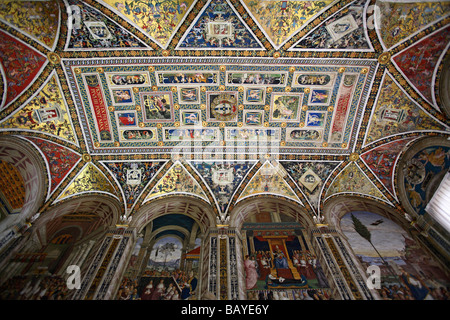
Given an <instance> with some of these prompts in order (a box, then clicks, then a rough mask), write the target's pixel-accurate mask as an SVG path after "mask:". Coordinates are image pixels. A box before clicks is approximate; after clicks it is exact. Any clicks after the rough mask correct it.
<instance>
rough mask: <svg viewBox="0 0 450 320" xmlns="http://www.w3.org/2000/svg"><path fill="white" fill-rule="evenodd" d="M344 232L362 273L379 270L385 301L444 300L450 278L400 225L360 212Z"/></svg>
mask: <svg viewBox="0 0 450 320" xmlns="http://www.w3.org/2000/svg"><path fill="white" fill-rule="evenodd" d="M341 228H342V231H343V232H344V234H345V236H346V237H347V239H348V243H349V245H350V247H351V249H352V250H353V252H354V254H355V255H356V257H357V259H358V260H359V262H360V263H361V265H362V267H363V269H367V268H368V267H369V266H373V265H375V266H378V267H379V268H380V271H381V283H380V289H378V290H377V291H378V293H379V295H380V297H381V299H383V300H441V299H446V297H444V296H441V293H442V291H441V288H447V287H448V285H449V284H450V278H449V277H448V276H447V275H446V274H445V272H444V271H443V270H442V269H441V267H440V266H439V265H438V264H437V263H436V262H435V261H434V260H433V259H432V258H431V257H429V256H428V255H427V254H426V253H425V251H424V250H423V249H422V248H421V247H420V245H419V244H418V243H416V241H414V240H413V239H411V237H410V236H409V235H408V234H407V233H406V232H405V231H404V230H403V229H402V228H401V227H399V226H398V225H397V224H395V223H394V222H392V221H391V220H389V219H387V218H385V217H383V216H380V215H378V214H374V213H370V212H365V211H357V212H352V213H348V214H346V215H345V216H344V217H343V218H342V219H341Z"/></svg>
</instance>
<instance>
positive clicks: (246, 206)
mask: <svg viewBox="0 0 450 320" xmlns="http://www.w3.org/2000/svg"><path fill="white" fill-rule="evenodd" d="M270 210H275V211H277V212H278V213H281V214H285V215H287V216H290V217H292V218H294V219H295V221H297V222H300V223H301V224H302V225H304V226H309V227H311V226H313V220H312V217H310V215H309V214H308V213H307V212H306V209H305V208H304V207H301V206H300V205H299V204H298V203H297V202H294V201H291V200H288V199H285V198H280V197H275V196H271V195H265V196H264V201H261V198H260V197H257V196H255V197H249V198H246V199H244V200H242V201H240V202H239V203H238V204H237V205H236V206H235V207H234V208H233V210H232V211H231V212H230V227H234V228H237V229H240V228H241V227H242V224H243V223H244V222H245V221H246V220H247V219H248V218H249V217H251V216H252V215H253V214H255V213H258V212H261V211H270Z"/></svg>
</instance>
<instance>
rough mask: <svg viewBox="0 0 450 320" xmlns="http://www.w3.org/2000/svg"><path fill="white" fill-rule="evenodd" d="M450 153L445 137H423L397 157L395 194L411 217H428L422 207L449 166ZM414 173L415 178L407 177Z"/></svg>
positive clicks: (448, 142) (448, 143)
mask: <svg viewBox="0 0 450 320" xmlns="http://www.w3.org/2000/svg"><path fill="white" fill-rule="evenodd" d="M439 149H441V150H439ZM424 150H426V152H423V151H424ZM422 152H423V153H422ZM429 152H431V153H429ZM449 154H450V140H448V139H447V138H446V137H426V138H423V139H420V140H418V141H416V142H415V143H413V144H412V145H411V146H410V147H409V148H408V149H407V150H406V151H405V152H404V153H403V154H402V155H401V156H400V158H399V161H398V164H397V168H396V179H395V183H396V191H397V194H398V198H399V202H400V203H401V205H402V207H403V208H405V210H406V212H407V213H408V214H409V215H410V216H411V217H413V218H416V217H419V216H425V217H428V214H426V212H425V210H424V208H425V206H426V204H427V203H428V202H429V200H430V199H431V197H432V196H433V194H434V192H435V191H436V189H437V187H438V186H439V184H440V182H441V181H442V178H443V177H444V175H445V173H446V172H447V171H448V169H449V167H450V164H449V160H448V155H449ZM446 159H447V160H446ZM441 164H442V166H441ZM413 168H416V170H417V171H414V170H413ZM414 172H415V173H416V174H417V178H413V177H411V176H410V174H413V173H414ZM420 190H422V191H420Z"/></svg>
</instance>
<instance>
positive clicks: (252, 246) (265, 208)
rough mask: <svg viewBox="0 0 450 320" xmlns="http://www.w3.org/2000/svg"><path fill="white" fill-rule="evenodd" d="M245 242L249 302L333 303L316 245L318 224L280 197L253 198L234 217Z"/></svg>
mask: <svg viewBox="0 0 450 320" xmlns="http://www.w3.org/2000/svg"><path fill="white" fill-rule="evenodd" d="M230 226H232V227H235V228H236V229H237V230H239V232H240V235H241V239H242V241H240V242H238V243H239V244H240V245H241V247H242V248H237V250H240V249H242V251H243V257H242V258H243V259H242V261H240V264H241V268H242V270H243V272H242V275H243V279H242V283H243V286H244V287H245V296H246V298H247V299H255V300H265V299H268V300H271V299H273V300H300V299H307V300H327V299H329V298H330V297H331V290H330V284H329V282H328V279H327V277H326V276H325V273H324V271H323V269H322V264H321V262H320V259H319V258H318V255H317V252H316V248H315V247H314V245H313V244H312V242H311V238H310V232H311V228H313V227H314V224H313V219H312V217H310V216H309V215H308V214H307V213H306V210H305V209H304V208H302V207H300V206H299V204H298V203H294V202H292V201H289V200H287V199H282V198H278V197H264V201H261V199H260V198H253V199H252V198H249V199H247V200H246V201H243V202H242V203H239V204H238V205H237V206H236V207H235V209H234V210H233V212H232V213H231V218H230Z"/></svg>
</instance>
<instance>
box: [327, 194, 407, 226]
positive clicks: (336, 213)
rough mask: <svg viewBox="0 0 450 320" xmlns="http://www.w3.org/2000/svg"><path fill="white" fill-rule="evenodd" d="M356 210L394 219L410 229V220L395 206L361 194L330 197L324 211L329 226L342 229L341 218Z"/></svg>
mask: <svg viewBox="0 0 450 320" xmlns="http://www.w3.org/2000/svg"><path fill="white" fill-rule="evenodd" d="M354 211H368V212H372V213H375V214H378V215H381V216H384V217H386V218H388V219H390V220H392V221H394V222H395V223H397V224H398V225H401V226H402V227H403V228H404V229H409V227H408V221H407V220H406V219H404V218H403V217H402V215H401V213H400V212H398V211H397V209H395V208H394V207H391V206H388V205H387V204H385V203H382V202H380V201H376V200H373V199H369V198H362V197H359V196H350V195H346V196H344V195H341V196H340V197H334V198H330V199H328V200H326V201H325V203H324V206H323V211H322V212H323V214H324V216H325V221H327V222H328V224H329V227H330V228H335V229H336V230H339V231H341V229H340V221H341V218H342V217H343V216H344V215H346V214H347V213H349V212H354Z"/></svg>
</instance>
